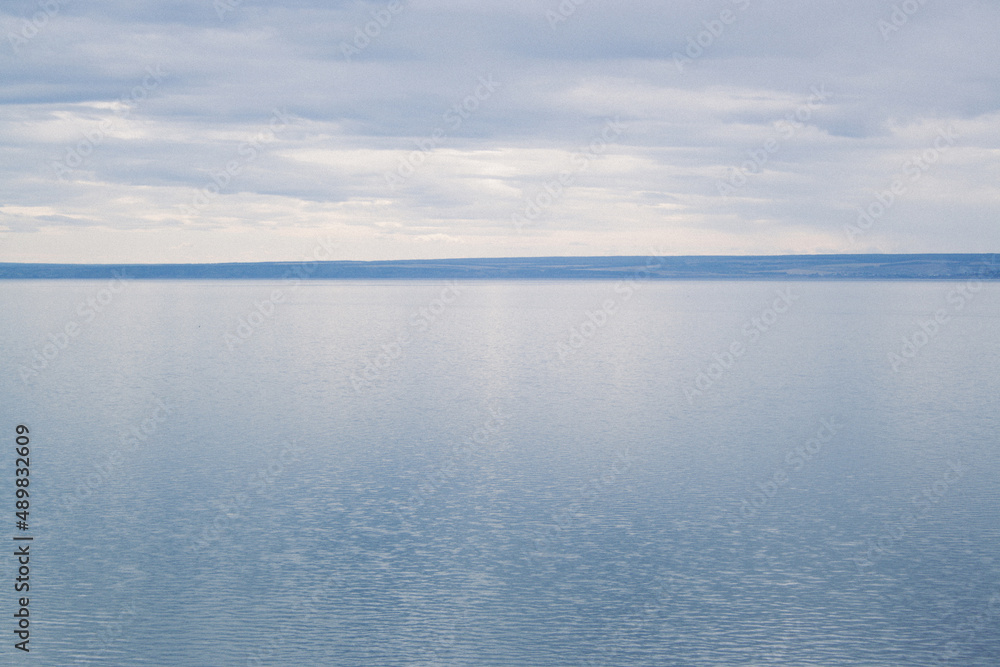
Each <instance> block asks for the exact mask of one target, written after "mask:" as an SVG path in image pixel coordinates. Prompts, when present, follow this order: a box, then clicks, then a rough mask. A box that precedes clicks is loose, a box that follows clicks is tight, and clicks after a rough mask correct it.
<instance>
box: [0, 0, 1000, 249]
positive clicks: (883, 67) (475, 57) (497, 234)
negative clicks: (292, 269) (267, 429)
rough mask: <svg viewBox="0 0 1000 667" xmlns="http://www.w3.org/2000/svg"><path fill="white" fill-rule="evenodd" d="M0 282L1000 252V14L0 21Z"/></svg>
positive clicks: (970, 1) (30, 9) (452, 13)
mask: <svg viewBox="0 0 1000 667" xmlns="http://www.w3.org/2000/svg"><path fill="white" fill-rule="evenodd" d="M0 31H2V34H3V37H4V39H3V43H2V44H0V73H2V76H0V127H2V132H0V170H2V173H0V261H8V262H11V261H14V262H17V261H24V262H37V261H48V262H209V261H266V260H298V259H306V258H308V257H309V256H310V255H311V254H312V251H313V249H314V248H316V247H317V246H318V245H319V244H322V245H324V246H326V247H328V248H330V249H331V255H330V256H331V257H332V258H334V259H404V258H435V257H481V256H547V255H613V254H635V255H646V254H650V253H654V252H655V253H657V254H781V253H824V252H871V251H874V252H995V251H997V250H998V247H1000V219H998V212H1000V41H998V40H997V34H1000V3H998V2H996V1H995V0H990V1H985V0H948V1H947V2H945V1H943V0H905V1H898V0H837V1H836V2H824V3H817V2H795V1H792V0H698V1H694V0H676V1H664V0H659V1H653V0H614V1H612V0H383V1H378V2H361V1H357V0H352V1H350V2H336V1H325V2H321V1H319V0H288V1H286V2H263V1H255V0H242V1H241V0H214V2H213V0H171V1H170V2H166V1H163V0H159V1H158V0H127V1H126V0H95V1H92V2H89V1H88V2H84V1H82V0H30V1H29V0H23V1H22V0H7V1H6V2H4V3H3V4H2V7H0Z"/></svg>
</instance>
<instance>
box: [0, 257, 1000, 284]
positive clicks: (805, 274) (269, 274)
mask: <svg viewBox="0 0 1000 667" xmlns="http://www.w3.org/2000/svg"><path fill="white" fill-rule="evenodd" d="M998 260H1000V255H998V254H920V255H758V256H748V255H693V256H664V257H641V256H635V257H520V258H478V259H436V260H395V261H377V262H353V261H335V262H253V263H232V264H17V263H0V280H100V279H106V278H114V277H117V276H123V277H128V278H132V279H136V280H288V279H300V280H634V279H642V280H970V279H979V280H1000V261H998Z"/></svg>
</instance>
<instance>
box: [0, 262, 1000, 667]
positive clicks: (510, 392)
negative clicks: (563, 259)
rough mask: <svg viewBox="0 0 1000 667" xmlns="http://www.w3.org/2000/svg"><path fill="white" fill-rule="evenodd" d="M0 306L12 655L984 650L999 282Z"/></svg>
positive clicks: (290, 288)
mask: <svg viewBox="0 0 1000 667" xmlns="http://www.w3.org/2000/svg"><path fill="white" fill-rule="evenodd" d="M276 290H277V292H276ZM789 290H790V291H789ZM88 299H92V300H93V301H91V302H89V304H88ZM0 308H2V312H3V313H4V317H3V319H2V320H0V349H2V350H3V363H4V366H3V368H4V373H3V374H2V376H0V404H2V405H3V411H2V412H3V414H2V423H0V427H2V429H3V433H4V441H5V442H7V443H8V445H12V442H13V436H14V427H15V425H16V424H26V425H28V426H29V427H30V429H31V438H32V454H31V490H32V496H31V500H32V506H31V508H32V513H31V518H32V521H31V534H32V535H33V536H34V537H35V540H34V542H33V543H32V554H33V555H32V561H31V563H32V570H31V577H32V584H31V603H30V604H31V614H32V616H31V619H32V626H31V628H32V634H31V640H30V641H31V644H30V645H31V648H32V651H31V656H30V657H31V660H32V663H33V664H37V665H73V664H93V665H409V666H423V667H430V666H432V665H539V666H542V665H859V666H860V665H865V666H873V665H907V666H920V665H939V664H941V665H990V666H995V665H996V664H1000V521H998V519H997V516H998V509H1000V507H998V504H1000V503H998V501H1000V491H998V489H1000V449H998V443H997V433H998V428H997V427H998V418H997V414H998V407H1000V405H998V403H1000V355H998V354H997V349H996V343H997V333H996V332H997V331H998V328H1000V285H998V284H991V283H986V284H980V283H973V284H970V285H966V284H963V283H946V282H940V283H874V282H871V283H868V282H864V283H863V282H851V283H837V282H829V283H767V282H758V283H733V282H718V283H711V282H709V283H699V282H679V283H651V282H642V281H638V282H635V283H633V284H628V283H614V282H581V283H503V282H485V283H467V284H453V285H451V286H449V285H447V284H444V283H440V284H439V283H433V282H427V283H393V282H386V283H361V282H347V283H312V284H307V285H302V286H298V287H296V286H294V285H291V284H288V283H262V282H246V283H238V282H135V281H124V282H122V283H117V284H108V283H106V282H60V281H57V282H5V283H0ZM779 311H780V312H779ZM255 313H256V314H255ZM935 315H937V316H938V321H934V318H935ZM755 319H756V322H755ZM67 325H75V328H74V327H73V326H70V327H69V329H68V330H69V331H72V332H74V335H72V336H70V335H68V334H66V333H65V332H66V331H67ZM922 325H923V328H922ZM63 336H65V338H64V337H63ZM904 339H906V340H907V341H909V342H908V343H904ZM36 353H37V356H36ZM891 355H896V356H891ZM8 445H5V446H4V448H3V456H2V462H3V471H4V473H3V476H2V479H3V482H2V486H3V488H4V489H8V491H5V492H4V497H7V498H12V497H13V496H12V493H11V492H10V491H9V490H10V489H11V488H13V487H12V483H11V480H12V479H13V464H14V461H13V456H12V453H13V452H12V446H8ZM925 492H926V493H925ZM10 504H11V505H12V501H11V502H10ZM5 511H8V513H9V514H10V515H11V516H8V519H9V520H10V521H9V522H5V523H4V525H5V526H7V527H6V528H5V532H6V533H9V534H11V535H12V534H13V533H15V532H17V531H15V529H14V527H13V516H12V514H13V507H10V508H9V509H8V510H5ZM6 539H8V540H9V536H8V537H7V538H6ZM2 567H3V576H4V579H5V580H6V581H11V579H12V578H13V576H14V575H13V563H12V559H11V558H10V557H9V556H8V557H7V558H5V559H4V560H3V565H2ZM3 589H4V590H6V591H7V593H5V594H4V595H3V596H0V608H2V609H3V610H10V611H4V612H3V613H4V615H5V616H6V617H7V619H8V621H7V622H6V623H5V624H4V632H3V636H5V637H7V639H5V640H4V645H3V646H2V648H0V654H2V655H4V656H8V657H5V658H4V664H7V663H6V661H7V660H8V659H10V660H12V661H13V660H14V658H12V657H9V656H13V655H14V654H15V653H18V652H16V651H14V649H13V642H14V639H13V637H14V636H13V635H12V632H11V631H12V630H13V627H14V625H13V622H12V618H11V615H10V614H11V613H12V612H13V611H14V602H15V600H14V594H13V593H12V592H11V590H10V586H9V584H4V585H3ZM19 658H20V656H18V659H19ZM11 664H13V662H11Z"/></svg>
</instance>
